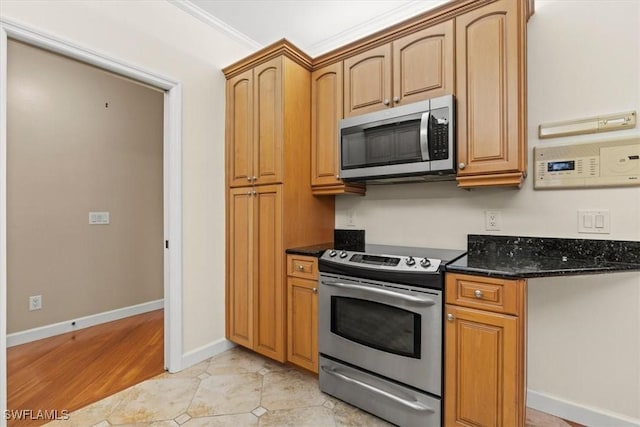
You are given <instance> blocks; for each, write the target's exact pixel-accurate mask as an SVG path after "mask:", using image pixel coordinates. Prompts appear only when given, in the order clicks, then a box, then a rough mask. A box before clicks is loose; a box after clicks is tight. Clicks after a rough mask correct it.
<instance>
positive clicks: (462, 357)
mask: <svg viewBox="0 0 640 427" xmlns="http://www.w3.org/2000/svg"><path fill="white" fill-rule="evenodd" d="M445 301H446V305H445V331H444V332H445V353H444V354H445V370H444V376H445V384H444V386H445V389H444V423H443V424H444V425H447V426H454V425H459V426H468V425H481V426H489V425H491V426H515V427H521V426H524V420H525V407H526V405H525V389H526V381H525V357H526V356H525V355H526V353H525V343H526V281H525V280H506V279H499V278H492V277H480V276H473V275H466V274H457V273H456V274H453V273H447V274H446V279H445Z"/></svg>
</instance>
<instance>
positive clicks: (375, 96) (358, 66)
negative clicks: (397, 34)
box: [344, 44, 391, 117]
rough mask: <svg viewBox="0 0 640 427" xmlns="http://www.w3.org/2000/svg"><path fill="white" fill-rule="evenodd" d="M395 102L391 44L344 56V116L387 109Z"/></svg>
mask: <svg viewBox="0 0 640 427" xmlns="http://www.w3.org/2000/svg"><path fill="white" fill-rule="evenodd" d="M390 102H391V44H386V45H383V46H378V47H375V48H373V49H370V50H368V51H366V52H363V53H361V54H358V55H355V56H352V57H350V58H347V59H345V60H344V116H345V117H351V116H356V115H359V114H364V113H370V112H372V111H378V110H382V109H385V108H387V107H389V106H391V104H390Z"/></svg>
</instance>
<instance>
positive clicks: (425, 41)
mask: <svg viewBox="0 0 640 427" xmlns="http://www.w3.org/2000/svg"><path fill="white" fill-rule="evenodd" d="M453 35H454V34H453V20H450V21H447V22H444V23H441V24H438V25H435V26H433V27H429V28H426V29H423V30H419V31H416V32H414V33H412V34H410V35H407V36H404V37H401V38H399V39H397V40H394V41H393V42H391V43H388V44H385V45H382V46H378V47H375V48H373V49H370V50H368V51H366V52H363V53H361V54H358V55H355V56H352V57H350V58H347V59H345V60H344V72H345V77H344V88H345V96H344V115H345V117H351V116H355V115H359V114H363V113H369V112H372V111H379V110H384V109H385V108H391V107H393V106H394V105H402V104H406V103H411V102H416V101H421V100H424V99H428V98H433V97H437V96H441V95H445V94H450V93H453V84H454V68H453V65H454V62H453V60H454V41H453Z"/></svg>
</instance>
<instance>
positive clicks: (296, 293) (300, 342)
mask: <svg viewBox="0 0 640 427" xmlns="http://www.w3.org/2000/svg"><path fill="white" fill-rule="evenodd" d="M287 265H289V266H290V269H289V274H290V275H289V276H288V277H287V360H288V361H289V362H291V363H293V364H296V365H298V366H301V367H303V368H305V369H308V370H309V371H312V372H315V373H318V279H317V277H318V276H317V271H318V269H317V265H318V260H317V259H316V258H315V257H301V256H298V255H295V256H294V255H289V256H288V257H287ZM303 277H307V278H303Z"/></svg>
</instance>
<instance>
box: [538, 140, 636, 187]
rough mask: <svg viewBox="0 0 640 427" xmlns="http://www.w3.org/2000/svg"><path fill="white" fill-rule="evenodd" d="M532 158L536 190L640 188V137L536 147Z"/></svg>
mask: <svg viewBox="0 0 640 427" xmlns="http://www.w3.org/2000/svg"><path fill="white" fill-rule="evenodd" d="M533 154H534V158H535V160H534V162H535V164H534V184H533V188H535V189H537V190H549V189H555V188H587V187H619V186H632V185H640V136H634V137H631V138H625V139H617V140H606V141H597V142H589V143H584V144H571V145H556V146H536V147H534V149H533Z"/></svg>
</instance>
